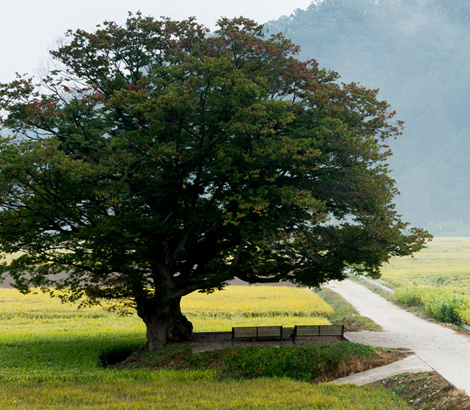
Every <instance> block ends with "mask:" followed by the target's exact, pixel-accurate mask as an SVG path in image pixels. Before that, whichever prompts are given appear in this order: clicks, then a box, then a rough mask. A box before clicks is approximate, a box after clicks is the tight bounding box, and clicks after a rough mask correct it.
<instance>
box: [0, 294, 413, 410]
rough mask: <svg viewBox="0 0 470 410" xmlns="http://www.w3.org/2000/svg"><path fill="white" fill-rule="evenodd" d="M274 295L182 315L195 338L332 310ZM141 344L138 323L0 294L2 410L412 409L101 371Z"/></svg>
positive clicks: (203, 303)
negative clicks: (110, 358)
mask: <svg viewBox="0 0 470 410" xmlns="http://www.w3.org/2000/svg"><path fill="white" fill-rule="evenodd" d="M275 289H276V290H274V289H264V288H263V287H246V288H244V289H243V290H240V289H235V288H234V289H231V290H228V291H226V292H227V293H224V292H221V293H220V294H217V293H216V294H212V295H203V294H195V295H192V296H191V297H189V298H187V299H186V300H185V301H184V307H183V311H184V312H186V313H187V314H188V316H189V317H190V319H191V320H192V321H194V322H195V330H196V331H198V330H229V329H230V327H231V326H232V324H233V323H242V321H243V323H251V322H250V321H251V320H253V321H256V320H262V321H263V323H266V321H271V320H273V321H276V323H279V324H282V325H285V326H287V325H288V324H289V323H291V322H289V321H290V320H293V321H294V322H295V323H300V322H301V321H303V320H307V321H308V322H309V323H316V321H320V322H322V321H327V318H326V317H325V316H322V315H327V314H329V313H330V311H331V308H329V306H328V305H327V304H325V303H324V302H323V301H321V300H320V299H319V298H317V296H316V295H315V294H314V293H313V292H310V291H306V290H302V289H295V288H275ZM230 292H233V293H232V294H231V296H230ZM237 292H238V296H237ZM276 292H279V293H276ZM242 294H243V295H245V296H247V298H244V297H241V295H242ZM283 297H285V299H284V300H283V301H282V302H281V303H280V304H279V301H280V300H281V298H283ZM209 307H210V308H211V309H210V311H212V313H210V314H208V313H207V312H208V311H209ZM238 321H240V322H238ZM144 343H145V338H144V326H143V324H142V322H141V321H140V319H138V318H137V317H135V315H131V316H118V315H116V314H114V313H110V312H105V311H102V310H101V309H99V308H85V309H77V308H76V306H74V305H62V304H60V302H59V301H57V300H53V299H49V298H48V297H47V296H45V295H42V294H38V295H28V296H23V295H20V294H18V293H17V292H16V291H14V290H12V289H0V408H1V409H2V410H3V409H4V410H10V409H35V410H36V409H61V410H62V409H175V410H178V409H267V408H269V409H282V410H283V409H332V410H335V409H338V410H339V409H341V410H349V409H351V410H352V409H354V410H356V409H359V408H360V409H364V410H367V409H371V410H372V409H377V410H378V409H409V407H407V405H406V404H404V403H403V402H402V401H401V400H399V399H398V398H397V397H396V396H394V395H393V394H391V393H390V392H387V391H385V390H384V389H382V388H370V387H366V388H364V387H361V388H359V387H350V386H341V387H340V386H332V385H312V384H310V383H305V382H300V381H293V380H288V379H268V378H258V379H253V380H236V379H232V380H224V381H220V380H218V378H217V375H216V373H215V372H214V371H213V370H185V371H182V370H180V371H176V370H158V371H153V370H144V369H140V370H131V369H126V370H117V369H113V368H109V367H108V368H103V367H101V366H100V355H101V353H102V352H105V351H107V350H112V349H123V350H126V349H127V350H129V351H130V350H136V349H138V348H139V347H141V346H143V345H144Z"/></svg>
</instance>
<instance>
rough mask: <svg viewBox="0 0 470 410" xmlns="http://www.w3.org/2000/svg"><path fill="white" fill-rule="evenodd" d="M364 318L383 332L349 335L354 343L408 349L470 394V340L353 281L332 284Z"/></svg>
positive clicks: (330, 285) (466, 336)
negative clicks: (374, 323)
mask: <svg viewBox="0 0 470 410" xmlns="http://www.w3.org/2000/svg"><path fill="white" fill-rule="evenodd" d="M325 287H327V288H329V289H331V290H333V291H335V292H337V293H338V294H340V295H341V296H342V297H343V298H344V299H346V300H347V301H348V302H349V303H351V304H352V305H353V306H354V307H355V308H356V309H357V310H358V311H359V313H360V314H361V315H362V316H367V317H369V318H371V319H372V320H373V321H374V322H376V323H378V324H379V325H381V326H382V327H383V329H384V331H383V332H349V333H347V336H348V338H349V339H350V340H352V341H353V342H358V343H364V344H368V345H372V346H381V347H404V348H408V349H411V350H413V351H414V352H415V353H416V355H417V356H418V357H419V358H420V359H421V360H422V361H424V362H425V363H426V364H428V365H429V366H430V367H431V368H433V369H434V370H435V371H437V372H438V373H439V374H440V375H441V376H442V377H444V378H445V379H447V380H448V381H449V382H450V383H452V384H453V385H454V386H455V387H457V388H458V389H462V390H464V391H465V393H466V394H469V395H470V337H469V336H468V335H463V334H459V333H457V332H455V331H453V330H452V329H449V328H446V327H445V326H442V325H438V324H435V323H431V322H428V321H426V320H424V319H420V318H419V317H417V316H415V315H413V314H411V313H409V312H407V311H405V310H403V309H401V308H399V307H398V306H395V305H394V304H393V303H391V302H388V301H387V300H385V299H384V298H382V297H380V296H379V295H377V294H375V293H373V292H371V291H370V290H369V289H367V288H365V287H364V286H361V285H359V284H357V283H355V282H352V281H350V280H344V281H342V282H330V283H329V284H328V285H326V286H325Z"/></svg>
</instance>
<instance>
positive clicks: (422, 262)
mask: <svg viewBox="0 0 470 410" xmlns="http://www.w3.org/2000/svg"><path fill="white" fill-rule="evenodd" d="M382 279H383V280H385V281H386V282H389V283H391V284H392V285H394V286H397V287H400V286H407V285H412V284H418V283H419V284H422V285H430V286H439V287H445V288H447V289H449V290H456V291H459V292H468V293H469V294H470V238H434V239H433V240H432V242H430V243H429V244H428V247H427V248H426V249H423V250H421V251H420V252H418V253H416V254H415V255H414V256H413V257H409V256H408V257H402V258H394V259H392V261H391V262H390V263H389V264H387V265H385V266H384V268H383V269H382Z"/></svg>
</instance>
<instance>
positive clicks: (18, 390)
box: [0, 377, 410, 410]
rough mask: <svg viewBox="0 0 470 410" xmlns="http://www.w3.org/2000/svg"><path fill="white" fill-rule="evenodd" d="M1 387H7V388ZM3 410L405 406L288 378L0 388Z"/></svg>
mask: <svg viewBox="0 0 470 410" xmlns="http://www.w3.org/2000/svg"><path fill="white" fill-rule="evenodd" d="M5 387H8V388H7V389H6V388H5ZM0 408H2V409H3V410H10V409H24V410H29V409H31V410H42V409H44V410H45V409H47V410H55V409H57V410H59V409H60V410H68V409H96V410H98V409H99V410H101V409H113V410H121V409H122V410H133V409H136V410H137V409H159V410H166V409H168V410H180V409H181V410H183V409H184V410H192V409H194V410H196V409H197V410H206V409H207V410H209V409H210V410H216V409H221V410H222V409H223V410H235V409H237V410H238V409H253V410H254V409H260V410H261V409H263V410H265V409H270V410H271V409H272V410H289V409H292V410H296V409H298V410H307V409H318V410H321V409H325V410H326V409H328V410H358V409H361V410H392V409H393V410H409V409H410V407H409V406H407V405H406V404H405V403H404V402H403V401H402V400H400V399H399V398H398V397H397V396H394V395H393V394H392V393H390V392H387V391H385V390H384V389H383V388H376V387H356V386H334V385H328V384H323V385H318V386H317V385H312V384H309V383H303V382H295V381H291V380H285V379H281V380H273V379H256V380H241V381H234V380H231V381H223V382H212V381H207V380H197V381H190V382H188V381H180V380H175V379H173V380H172V379H170V380H168V379H166V378H164V377H162V378H160V379H159V380H152V381H140V380H135V381H132V380H126V379H124V380H114V381H113V382H112V383H110V382H102V381H98V382H89V383H74V384H71V383H67V382H53V381H49V382H43V383H39V384H30V383H26V384H25V383H19V382H16V383H10V384H9V385H8V386H4V385H3V386H0Z"/></svg>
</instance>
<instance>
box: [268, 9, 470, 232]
mask: <svg viewBox="0 0 470 410" xmlns="http://www.w3.org/2000/svg"><path fill="white" fill-rule="evenodd" d="M267 27H268V28H269V30H270V31H271V32H279V31H282V32H284V33H285V34H286V35H287V36H288V37H290V38H291V39H292V40H293V41H294V43H296V44H299V45H300V46H301V47H302V53H301V57H302V58H303V59H307V58H315V59H316V60H317V61H318V62H319V64H320V66H321V67H325V68H328V69H332V70H334V71H337V72H338V73H339V74H340V75H341V77H342V79H341V80H342V81H344V82H349V81H355V82H360V83H361V84H363V85H365V86H367V87H369V88H380V96H381V98H383V99H385V100H387V101H388V102H389V103H390V104H391V105H392V108H393V109H395V110H396V111H397V113H398V114H397V118H398V119H402V120H404V121H405V122H406V128H405V133H404V135H403V136H402V137H400V139H399V140H397V141H396V142H392V143H391V144H390V145H391V146H392V149H393V151H394V156H393V158H392V159H391V167H392V169H393V176H394V178H395V179H396V180H397V184H398V188H399V190H400V192H401V194H402V195H401V196H400V198H399V199H398V200H397V203H398V210H399V211H400V213H402V214H403V215H404V219H405V220H408V221H410V222H412V223H413V224H414V225H417V226H422V227H427V228H429V229H430V231H431V232H432V233H433V234H434V235H444V236H445V235H448V236H450V235H455V236H461V235H470V104H469V102H470V101H469V100H470V1H468V0H324V1H323V2H322V3H320V4H318V5H316V4H313V3H312V5H311V6H310V7H309V8H308V9H307V10H300V9H299V10H296V12H295V13H294V14H292V15H291V16H289V17H282V18H281V19H279V20H277V21H271V22H269V23H268V24H267Z"/></svg>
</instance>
